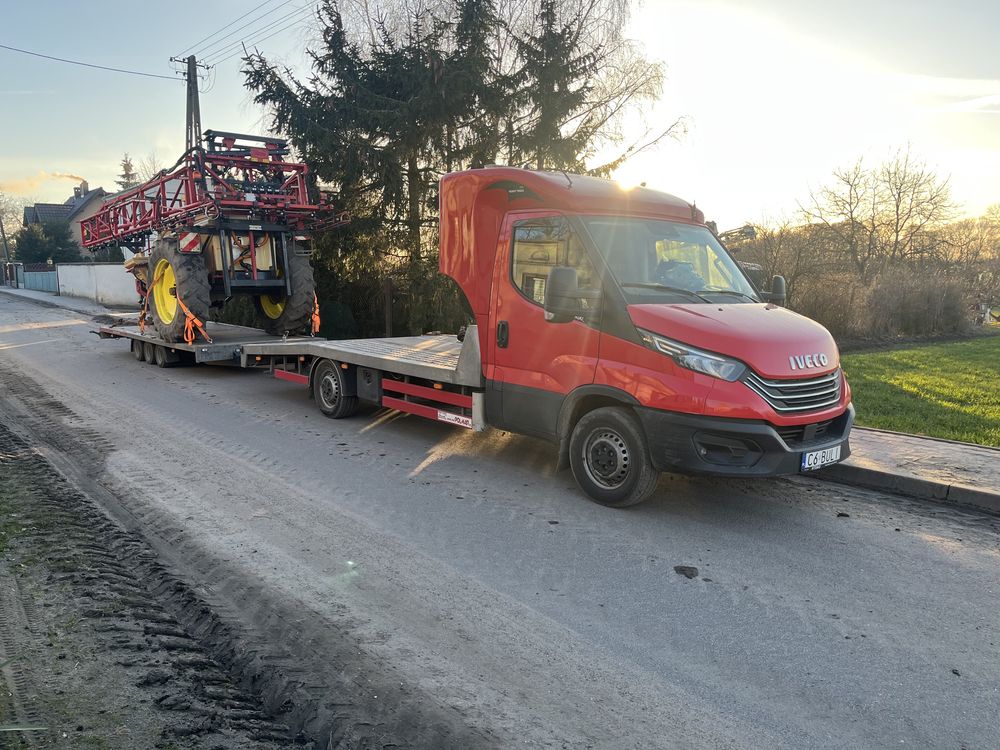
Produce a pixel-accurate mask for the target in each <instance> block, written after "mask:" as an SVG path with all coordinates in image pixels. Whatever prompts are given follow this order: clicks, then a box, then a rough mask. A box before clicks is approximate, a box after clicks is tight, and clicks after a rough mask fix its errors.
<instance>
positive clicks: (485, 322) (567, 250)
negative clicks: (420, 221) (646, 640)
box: [101, 167, 854, 507]
mask: <svg viewBox="0 0 1000 750" xmlns="http://www.w3.org/2000/svg"><path fill="white" fill-rule="evenodd" d="M440 222H441V223H440V238H441V239H440V241H441V246H440V268H441V271H442V272H443V273H445V274H447V275H448V276H450V277H451V278H452V279H454V280H455V281H456V282H457V284H458V285H459V287H460V288H461V289H462V291H463V293H464V294H465V297H466V300H467V301H468V303H469V306H470V308H471V310H472V313H473V315H474V318H475V320H474V323H473V324H472V325H469V326H468V327H467V328H466V329H465V331H464V336H455V335H436V336H416V337H403V338H381V339H359V340H348V341H326V340H321V339H318V338H314V337H301V338H297V339H288V338H282V337H279V336H267V335H266V334H262V333H261V332H259V331H257V332H253V329H249V330H250V331H251V332H253V333H255V335H247V336H245V337H242V338H241V337H240V335H236V334H234V335H233V337H232V338H231V339H230V340H229V343H228V344H227V346H226V347H224V348H223V349H221V350H217V351H216V352H215V355H212V356H219V358H220V359H225V360H228V361H233V362H237V363H238V364H240V365H242V366H244V367H265V368H268V369H269V370H271V371H272V372H273V373H274V375H275V376H276V377H278V378H281V379H284V380H287V381H291V382H294V383H299V384H301V385H303V386H307V387H308V388H309V390H310V392H311V394H312V396H313V398H314V399H315V401H316V404H317V406H318V407H319V408H320V410H321V411H322V412H323V413H324V414H326V415H327V416H329V417H332V418H344V417H348V416H350V415H351V414H353V413H355V412H356V410H357V408H358V406H359V404H360V403H361V402H369V403H374V404H378V405H381V406H383V407H387V408H391V409H397V410H399V411H403V412H408V413H411V414H416V415H419V416H422V417H428V418H430V419H434V420H437V421H442V422H446V423H449V424H454V425H456V426H459V427H464V428H469V429H473V430H481V429H484V428H485V427H487V426H494V427H498V428H500V429H504V430H509V431H512V432H516V433H522V434H526V435H533V436H536V437H540V438H543V439H545V440H549V441H551V442H552V443H554V444H555V445H557V446H558V450H559V457H560V463H561V464H563V465H565V464H568V465H569V467H570V468H571V469H572V471H573V475H574V477H575V478H576V481H577V483H578V484H579V485H580V487H581V488H582V489H583V491H584V492H586V494H587V495H589V496H590V497H591V498H592V499H593V500H595V501H597V502H599V503H602V504H605V505H609V506H614V507H621V506H627V505H632V504H635V503H637V502H639V501H641V500H643V499H644V498H646V497H648V496H649V495H650V494H651V493H652V491H653V490H654V488H655V485H656V480H657V477H658V475H659V472H660V471H680V472H686V473H695V474H711V475H722V476H778V475H787V474H795V473H799V472H808V471H812V470H814V469H817V468H819V467H821V466H825V465H827V464H830V463H835V462H837V461H840V460H843V459H844V458H846V457H847V456H848V455H849V454H850V447H849V435H850V430H851V426H852V424H853V419H854V409H853V407H852V405H851V391H850V387H849V386H848V384H847V381H846V379H845V378H844V375H843V372H842V371H841V368H840V357H839V352H838V350H837V346H836V343H835V342H834V340H833V338H832V337H831V336H830V334H829V332H827V331H826V329H824V328H823V327H822V326H820V325H819V324H818V323H815V322H813V321H811V320H808V319H807V318H804V317H802V316H800V315H797V314H796V313H793V312H791V311H789V310H787V309H786V308H784V307H783V306H782V305H781V304H780V303H781V302H783V301H784V283H783V280H781V279H780V277H776V278H775V284H774V285H773V286H772V290H771V291H770V292H764V291H761V290H758V289H756V288H755V287H754V286H753V284H752V283H751V282H750V281H749V279H748V278H747V277H746V275H745V274H744V272H743V271H742V269H741V268H740V266H739V264H738V263H737V262H736V261H735V260H734V259H733V257H732V256H731V255H730V253H729V252H728V251H727V250H726V248H724V247H723V245H722V244H721V243H720V242H719V241H718V239H717V238H716V236H715V234H714V233H713V232H712V231H711V230H710V229H709V227H708V226H707V225H706V223H705V220H704V216H703V214H702V212H701V211H700V210H698V209H697V208H696V207H694V206H693V205H691V204H689V203H687V202H685V201H682V200H680V199H678V198H675V197H673V196H670V195H667V194H665V193H660V192H657V191H653V190H648V189H645V188H635V189H632V190H625V189H622V188H621V187H619V186H618V185H616V184H615V183H612V182H609V181H606V180H599V179H596V178H591V177H583V176H576V175H567V174H565V173H562V172H551V173H549V172H538V171H530V170H524V169H515V168H509V167H488V168H485V169H476V170H469V171H466V172H458V173H454V174H450V175H447V176H445V177H444V178H443V179H442V181H441V191H440ZM212 330H215V329H210V331H209V332H210V333H211V332H212ZM243 330H247V329H243ZM230 333H232V332H230ZM138 334H139V332H138V331H137V329H131V330H129V329H121V328H104V329H101V335H102V336H114V337H125V338H131V339H133V351H135V349H136V341H137V340H138ZM216 338H217V337H216ZM141 343H142V345H143V346H142V348H143V351H142V352H140V353H138V354H137V356H142V357H143V358H146V359H149V358H150V356H151V357H152V361H156V362H157V363H158V364H159V363H161V361H162V360H166V359H169V358H170V357H172V356H177V357H180V356H192V355H193V356H195V357H196V358H197V357H198V356H199V355H198V353H197V352H196V351H193V352H188V353H187V354H185V353H184V352H185V350H184V349H183V346H184V345H180V347H181V348H177V347H178V345H177V344H167V343H166V342H158V341H156V340H155V339H148V340H143V341H142V342H141ZM146 343H151V344H152V347H153V348H152V350H151V351H149V352H147V351H146V347H145V344H146ZM157 346H163V347H164V349H165V351H164V353H163V354H162V355H158V354H157V353H158V351H159V350H158V349H156V348H155V347H157ZM194 346H195V347H197V346H198V344H195V345H194ZM169 347H174V349H173V350H172V352H171V350H170V348H169ZM206 356H208V355H207V353H206V352H203V353H202V357H201V359H202V361H206V360H205V357H206Z"/></svg>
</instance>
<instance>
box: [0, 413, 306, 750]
mask: <svg viewBox="0 0 1000 750" xmlns="http://www.w3.org/2000/svg"><path fill="white" fill-rule="evenodd" d="M165 589H171V590H172V591H173V592H174V594H176V593H179V592H183V589H184V586H183V584H182V583H181V582H180V581H177V580H171V579H170V576H168V575H167V574H166V573H165V571H163V569H162V568H161V567H160V566H159V565H158V563H157V561H156V557H155V555H154V554H153V553H152V552H151V550H150V549H149V547H148V546H147V545H145V544H144V543H143V541H142V539H140V538H137V537H136V536H134V535H131V534H128V533H126V532H124V531H123V530H122V529H121V528H120V527H118V526H117V525H116V524H114V523H113V522H111V521H110V520H108V519H107V518H106V517H105V516H104V514H103V513H101V512H100V511H99V510H98V509H97V508H96V507H95V506H94V505H93V503H91V502H90V501H89V500H88V499H87V498H86V497H85V496H84V495H83V494H81V493H80V492H79V491H78V490H76V489H75V488H74V487H73V486H71V485H70V484H69V483H68V482H67V481H66V480H65V479H64V478H63V477H62V476H61V475H60V474H59V473H58V472H57V471H56V470H55V469H54V468H53V467H52V466H51V465H50V464H49V463H48V462H47V461H46V460H45V459H44V458H43V457H42V456H41V455H40V454H39V453H38V452H36V451H35V450H33V449H32V447H31V446H30V445H29V444H28V443H27V442H26V441H25V440H23V439H21V438H20V437H18V436H16V435H15V434H13V433H12V432H11V431H10V430H8V429H7V428H5V427H4V426H3V425H0V664H5V666H4V667H3V668H2V669H0V687H2V689H0V725H8V726H11V725H13V726H19V727H44V729H34V730H26V731H14V732H4V733H2V734H0V746H2V747H12V748H18V747H26V748H30V747H73V748H78V747H97V748H136V747H158V748H172V747H176V748H181V747H185V748H188V747H190V748H203V747H204V748H220V750H221V749H222V748H260V749H264V748H277V747H287V746H289V745H292V744H295V743H296V742H298V743H299V744H307V739H306V738H305V737H304V736H302V735H300V736H298V737H296V736H294V735H293V733H292V732H291V730H290V729H289V727H288V726H287V724H285V723H283V722H282V721H281V719H280V716H273V715H269V713H268V712H267V711H265V710H264V708H263V705H262V703H261V701H260V700H259V699H258V698H257V697H256V696H254V695H252V694H250V693H248V692H246V691H244V690H242V689H241V688H240V687H239V686H238V685H237V684H236V681H235V680H234V679H233V677H232V676H231V675H230V674H228V672H227V670H226V668H225V667H224V666H223V665H222V664H220V663H219V662H218V661H217V660H215V659H214V658H212V657H211V656H210V655H209V654H208V652H207V651H206V649H205V648H204V647H203V646H202V644H201V643H200V642H199V639H198V638H196V637H194V636H193V634H192V633H191V632H189V631H188V629H186V628H185V627H184V626H183V625H182V624H181V623H180V622H179V621H178V619H177V618H176V617H175V616H174V615H173V614H172V613H171V607H170V606H169V605H170V600H171V598H172V597H169V596H164V592H165ZM308 744H312V743H308Z"/></svg>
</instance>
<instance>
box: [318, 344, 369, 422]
mask: <svg viewBox="0 0 1000 750" xmlns="http://www.w3.org/2000/svg"><path fill="white" fill-rule="evenodd" d="M346 386H347V383H346V379H345V378H344V371H343V370H342V369H340V368H339V367H338V366H337V363H336V362H331V361H330V360H328V359H325V360H323V361H322V362H320V363H319V364H318V365H316V372H314V373H313V382H312V390H313V398H315V399H316V403H317V405H318V406H319V410H320V411H321V412H323V413H324V414H325V415H326V416H328V417H330V418H331V419H342V418H344V417H349V416H351V415H352V414H354V412H356V411H357V410H358V397H357V396H349V395H347V394H346V392H345V391H346Z"/></svg>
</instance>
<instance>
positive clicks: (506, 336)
mask: <svg viewBox="0 0 1000 750" xmlns="http://www.w3.org/2000/svg"><path fill="white" fill-rule="evenodd" d="M509 340H510V327H509V326H508V325H507V321H506V320H501V321H500V322H499V323H497V346H499V347H500V348H501V349H506V348H507V342H508V341H509Z"/></svg>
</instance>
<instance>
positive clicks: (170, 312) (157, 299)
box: [153, 258, 177, 323]
mask: <svg viewBox="0 0 1000 750" xmlns="http://www.w3.org/2000/svg"><path fill="white" fill-rule="evenodd" d="M153 304H155V305H156V314H157V315H158V316H160V320H161V321H163V322H164V323H170V322H171V321H173V319H174V316H175V315H176V314H177V277H176V276H174V269H173V266H171V265H170V261H168V260H167V259H166V258H161V259H160V260H159V261H157V263H156V268H154V269H153Z"/></svg>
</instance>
